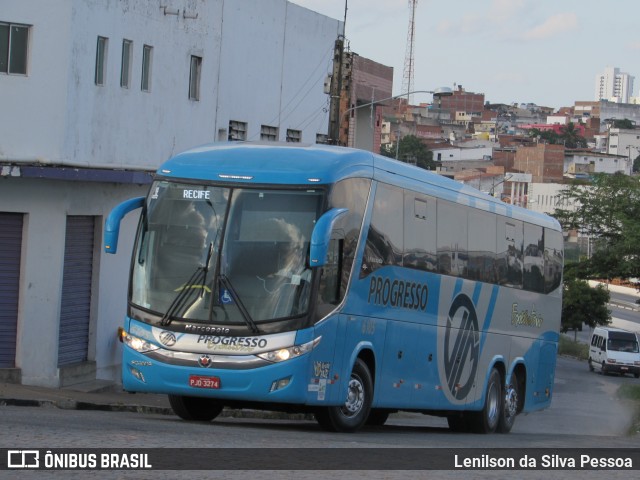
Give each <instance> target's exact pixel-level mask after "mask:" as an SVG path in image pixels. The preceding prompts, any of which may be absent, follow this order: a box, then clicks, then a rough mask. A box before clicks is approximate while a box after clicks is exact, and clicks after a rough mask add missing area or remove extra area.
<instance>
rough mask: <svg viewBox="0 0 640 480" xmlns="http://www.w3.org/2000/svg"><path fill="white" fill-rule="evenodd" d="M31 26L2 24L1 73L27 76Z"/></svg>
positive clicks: (0, 43) (0, 38)
mask: <svg viewBox="0 0 640 480" xmlns="http://www.w3.org/2000/svg"><path fill="white" fill-rule="evenodd" d="M28 45H29V26H28V25H18V24H15V23H4V22H0V72H2V73H12V74H17V75H26V74H27V51H28V50H29V49H28Z"/></svg>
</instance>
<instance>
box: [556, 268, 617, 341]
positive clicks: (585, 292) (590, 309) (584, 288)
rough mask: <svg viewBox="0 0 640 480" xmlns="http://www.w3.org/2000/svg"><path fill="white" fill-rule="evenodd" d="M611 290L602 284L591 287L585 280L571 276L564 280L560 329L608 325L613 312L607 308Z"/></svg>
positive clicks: (562, 330) (564, 330)
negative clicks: (583, 325)
mask: <svg viewBox="0 0 640 480" xmlns="http://www.w3.org/2000/svg"><path fill="white" fill-rule="evenodd" d="M608 302H609V291H608V290H607V289H606V288H604V287H603V286H602V285H598V286H597V287H591V286H589V284H588V283H587V282H586V281H585V280H580V279H575V278H569V279H566V280H565V282H564V292H563V297H562V320H561V325H560V331H561V332H563V333H565V332H567V331H569V330H577V329H581V328H582V324H583V323H584V324H585V325H588V326H589V327H591V328H594V327H596V326H597V325H607V324H608V323H609V322H610V321H611V313H610V312H609V310H608V309H607V303H608Z"/></svg>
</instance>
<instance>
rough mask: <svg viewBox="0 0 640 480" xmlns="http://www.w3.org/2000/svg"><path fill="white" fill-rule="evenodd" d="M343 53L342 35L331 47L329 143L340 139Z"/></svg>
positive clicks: (334, 142)
mask: <svg viewBox="0 0 640 480" xmlns="http://www.w3.org/2000/svg"><path fill="white" fill-rule="evenodd" d="M343 55H344V37H343V36H342V35H341V36H339V37H338V38H337V39H336V43H335V45H334V47H333V72H332V74H331V89H330V94H329V95H330V96H331V97H330V98H331V103H330V107H329V143H330V144H331V145H337V144H338V140H339V139H340V123H341V122H340V120H341V119H340V100H341V94H342V57H343Z"/></svg>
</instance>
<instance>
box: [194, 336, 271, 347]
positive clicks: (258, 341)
mask: <svg viewBox="0 0 640 480" xmlns="http://www.w3.org/2000/svg"><path fill="white" fill-rule="evenodd" d="M198 343H206V344H207V345H208V346H209V348H211V346H213V345H228V346H232V347H248V348H264V347H266V346H267V343H268V341H267V339H266V338H259V337H218V336H214V335H200V336H199V337H198Z"/></svg>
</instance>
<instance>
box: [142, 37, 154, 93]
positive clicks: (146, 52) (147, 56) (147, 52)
mask: <svg viewBox="0 0 640 480" xmlns="http://www.w3.org/2000/svg"><path fill="white" fill-rule="evenodd" d="M152 54H153V47H151V46H149V45H145V46H143V47H142V80H141V85H140V89H141V90H142V91H143V92H150V91H151V56H152Z"/></svg>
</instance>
